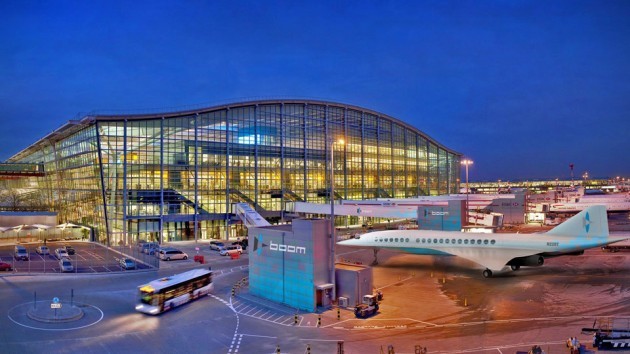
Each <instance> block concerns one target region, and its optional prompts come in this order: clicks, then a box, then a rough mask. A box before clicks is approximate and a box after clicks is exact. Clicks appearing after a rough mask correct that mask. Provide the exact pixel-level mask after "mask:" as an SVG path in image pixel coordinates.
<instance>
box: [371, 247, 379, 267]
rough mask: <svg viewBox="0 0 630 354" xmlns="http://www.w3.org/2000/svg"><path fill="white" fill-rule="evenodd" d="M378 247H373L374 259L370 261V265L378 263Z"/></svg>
mask: <svg viewBox="0 0 630 354" xmlns="http://www.w3.org/2000/svg"><path fill="white" fill-rule="evenodd" d="M377 256H378V248H375V249H374V260H373V261H372V265H377V264H378V257H377Z"/></svg>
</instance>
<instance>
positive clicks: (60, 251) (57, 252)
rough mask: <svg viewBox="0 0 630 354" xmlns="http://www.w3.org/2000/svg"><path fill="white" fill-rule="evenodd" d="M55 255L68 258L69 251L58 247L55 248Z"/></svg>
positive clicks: (59, 257)
mask: <svg viewBox="0 0 630 354" xmlns="http://www.w3.org/2000/svg"><path fill="white" fill-rule="evenodd" d="M55 257H57V259H59V260H61V259H62V258H68V257H69V255H68V251H66V249H65V248H57V249H56V250H55Z"/></svg>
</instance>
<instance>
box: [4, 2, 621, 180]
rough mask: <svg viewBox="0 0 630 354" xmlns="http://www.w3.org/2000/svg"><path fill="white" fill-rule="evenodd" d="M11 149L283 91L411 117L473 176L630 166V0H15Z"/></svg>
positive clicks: (598, 173)
mask: <svg viewBox="0 0 630 354" xmlns="http://www.w3.org/2000/svg"><path fill="white" fill-rule="evenodd" d="M0 52H1V53H2V54H1V55H0V78H1V80H0V161H5V160H6V159H8V158H9V157H11V156H13V155H14V154H15V153H17V152H19V151H21V150H22V149H24V148H26V147H27V146H29V145H30V144H32V143H34V142H35V141H37V140H38V139H40V138H42V137H44V136H45V135H46V134H48V133H50V132H51V131H53V130H55V129H57V128H58V127H60V126H61V125H63V124H64V123H65V122H67V121H68V120H71V119H76V118H79V117H81V115H80V114H82V113H83V114H85V113H87V112H94V111H101V112H102V111H108V112H112V111H120V112H142V111H146V110H150V111H172V110H183V109H186V108H188V107H190V106H195V107H199V106H204V105H207V106H211V105H214V104H219V103H223V102H226V101H236V100H249V99H258V98H273V97H284V98H287V97H297V98H312V99H323V100H330V101H335V102H340V103H347V104H352V105H357V106H361V107H365V108H368V109H372V110H375V111H378V112H382V113H384V114H387V115H390V116H392V117H395V118H397V119H400V120H402V121H404V122H406V123H409V124H411V125H413V126H415V127H417V128H418V129H420V130H422V131H423V132H425V133H426V134H427V135H429V136H430V137H432V138H434V139H436V140H437V141H438V142H440V143H441V144H443V145H445V146H447V147H449V148H451V149H453V150H455V151H458V152H461V153H463V154H464V155H465V156H466V157H469V158H470V159H472V160H474V165H473V166H471V168H470V180H472V181H476V180H497V179H501V180H503V181H507V180H516V179H532V178H564V177H568V176H569V175H570V171H569V164H571V163H573V164H574V165H575V174H576V176H578V175H579V176H581V175H582V174H583V173H584V172H585V171H588V172H589V175H591V176H594V177H615V176H624V177H630V158H629V153H630V1H626V0H620V1H606V0H592V1H579V0H571V1H561V0H557V1H556V0H554V1H512V0H509V1H508V0H500V1H483V0H475V1H465V0H458V1H449V0H440V1H312V2H309V3H306V2H303V1H192V0H191V1H174V0H173V1H61V0H59V1H28V0H0Z"/></svg>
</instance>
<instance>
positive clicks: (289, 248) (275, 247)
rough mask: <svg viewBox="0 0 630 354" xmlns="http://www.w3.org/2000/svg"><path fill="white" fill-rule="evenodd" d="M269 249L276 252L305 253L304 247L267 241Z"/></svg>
mask: <svg viewBox="0 0 630 354" xmlns="http://www.w3.org/2000/svg"><path fill="white" fill-rule="evenodd" d="M269 249H270V250H272V251H278V252H287V253H299V254H306V247H302V246H294V245H284V244H281V243H273V241H270V242H269Z"/></svg>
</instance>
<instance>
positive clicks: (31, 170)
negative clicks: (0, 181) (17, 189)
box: [0, 162, 46, 178]
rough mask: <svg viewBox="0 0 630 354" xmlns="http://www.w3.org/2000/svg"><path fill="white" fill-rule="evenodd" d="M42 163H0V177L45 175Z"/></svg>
mask: <svg viewBox="0 0 630 354" xmlns="http://www.w3.org/2000/svg"><path fill="white" fill-rule="evenodd" d="M45 175H46V172H45V171H44V164H40V163H14V162H2V163H0V178H15V177H31V176H34V177H42V176H45Z"/></svg>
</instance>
